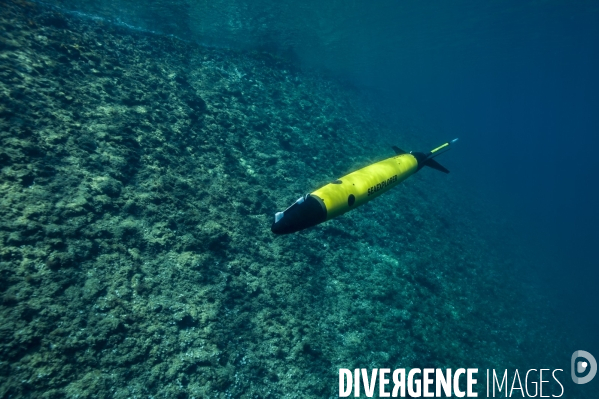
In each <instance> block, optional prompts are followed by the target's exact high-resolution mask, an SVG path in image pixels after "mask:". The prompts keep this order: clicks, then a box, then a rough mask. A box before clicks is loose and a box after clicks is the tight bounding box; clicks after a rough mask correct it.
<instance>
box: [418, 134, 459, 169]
mask: <svg viewBox="0 0 599 399" xmlns="http://www.w3.org/2000/svg"><path fill="white" fill-rule="evenodd" d="M456 141H458V139H453V140H451V141H448V142H447V143H443V144H441V145H440V146H439V147H437V148H435V149H433V150H431V152H429V153H428V154H427V156H426V160H425V161H424V166H428V167H429V168H433V169H436V170H438V171H439V172H443V173H449V170H448V169H447V168H446V167H445V166H443V165H441V164H440V163H439V162H437V161H435V160H434V159H433V158H435V157H437V156H439V155H441V154H443V153H444V152H446V151H449V150H451V148H450V146H451V145H452V144H453V143H455V142H456Z"/></svg>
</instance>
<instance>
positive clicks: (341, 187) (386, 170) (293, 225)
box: [271, 139, 457, 234]
mask: <svg viewBox="0 0 599 399" xmlns="http://www.w3.org/2000/svg"><path fill="white" fill-rule="evenodd" d="M456 141H457V139H454V140H452V141H449V142H447V143H444V144H442V145H440V146H439V147H437V148H435V149H434V150H432V151H429V152H428V153H426V154H425V153H422V152H410V153H407V152H405V151H403V150H401V149H399V148H397V147H393V149H394V150H395V152H396V155H395V156H393V157H391V158H387V159H385V160H383V161H379V162H375V163H373V164H371V165H368V166H366V167H364V168H362V169H359V170H356V171H355V172H352V173H350V174H348V175H345V176H343V177H341V178H339V179H337V180H335V181H333V182H331V183H329V184H327V185H326V186H323V187H321V188H319V189H318V190H316V191H313V192H311V193H310V194H306V195H305V196H302V197H300V198H299V199H298V200H297V201H295V203H293V204H292V205H291V206H290V207H289V208H287V209H286V210H284V211H283V212H277V213H276V214H275V221H274V223H273V224H272V226H271V230H272V232H273V233H275V234H289V233H294V232H296V231H300V230H303V229H305V228H308V227H312V226H315V225H317V224H320V223H322V222H325V221H327V220H330V219H333V218H336V217H337V216H339V215H343V214H344V213H346V212H348V211H351V210H352V209H355V208H357V207H359V206H360V205H364V204H365V203H367V202H368V201H370V200H372V199H374V198H376V197H378V196H380V195H381V194H383V193H385V192H387V191H389V190H390V189H392V188H393V187H395V186H396V185H398V184H399V183H401V182H402V181H404V180H405V179H407V178H408V177H410V176H411V175H413V174H414V173H416V172H417V171H419V170H420V169H422V167H424V166H428V167H431V168H433V169H436V170H439V171H441V172H444V173H449V171H448V170H447V169H445V167H443V166H442V165H440V164H439V163H438V162H437V161H435V160H434V159H433V158H434V157H436V156H437V155H440V154H442V153H443V152H445V151H447V150H448V149H449V146H450V145H451V144H453V143H455V142H456Z"/></svg>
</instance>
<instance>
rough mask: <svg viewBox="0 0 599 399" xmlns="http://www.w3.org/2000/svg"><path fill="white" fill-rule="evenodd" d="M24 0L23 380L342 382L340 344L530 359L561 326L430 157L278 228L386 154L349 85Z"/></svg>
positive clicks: (4, 57)
mask: <svg viewBox="0 0 599 399" xmlns="http://www.w3.org/2000/svg"><path fill="white" fill-rule="evenodd" d="M0 18H1V19H0V96H1V101H0V140H1V145H0V164H1V168H2V174H1V175H0V201H1V206H0V245H1V247H0V273H1V279H0V290H1V306H0V317H1V320H2V323H1V325H0V360H1V362H0V396H2V397H9V396H11V395H13V397H14V396H32V397H48V398H52V397H56V398H58V397H65V396H68V397H117V398H118V397H123V398H124V397H136V396H137V397H139V396H142V395H145V396H147V395H154V396H155V397H219V396H218V395H219V393H220V394H222V397H224V396H228V397H248V398H249V397H283V396H287V397H294V396H298V397H323V396H329V395H333V394H335V392H336V391H335V390H336V389H337V385H336V384H337V374H336V373H337V368H339V367H348V368H352V367H354V366H362V367H365V366H366V365H370V366H374V367H377V366H382V365H387V366H389V367H394V366H395V367H409V366H410V365H412V364H414V363H415V362H416V361H420V362H422V361H424V360H426V361H427V363H428V364H430V365H431V367H434V366H439V367H446V366H447V367H449V366H454V367H455V366H456V365H457V366H461V367H463V366H464V365H467V366H468V365H471V364H472V360H471V359H481V366H485V365H486V366H488V367H492V366H493V365H497V364H501V366H502V367H508V366H509V365H510V364H512V362H514V361H516V360H517V357H518V356H519V355H518V354H517V353H518V352H519V351H520V348H523V347H526V346H527V345H528V347H529V348H533V346H534V345H533V340H535V339H537V340H538V339H539V334H541V333H540V332H539V331H538V330H534V329H532V328H528V329H527V328H523V326H526V322H525V318H526V317H527V314H526V310H525V309H523V310H521V311H520V313H516V312H515V311H514V308H516V303H517V301H520V300H522V298H521V297H519V296H518V295H517V292H518V290H517V289H511V290H506V289H505V287H506V286H508V285H509V284H512V283H513V282H512V281H511V280H510V279H509V278H506V277H504V276H501V277H500V276H499V275H498V274H497V271H498V270H500V269H501V268H504V270H509V269H508V268H509V267H510V265H509V261H506V260H502V259H500V258H498V257H492V256H490V255H486V252H487V244H485V243H484V242H482V241H481V240H480V239H479V238H478V237H477V234H476V232H475V230H474V229H473V227H472V223H471V222H469V221H468V220H467V215H464V214H456V213H452V212H451V211H450V210H449V209H450V207H447V206H438V203H439V202H440V201H441V199H440V198H439V197H438V195H442V194H436V195H437V196H435V194H431V193H430V192H427V190H426V187H425V186H424V185H423V184H422V182H421V181H420V180H418V179H413V180H414V181H410V182H406V183H407V184H405V185H404V187H401V188H398V189H397V190H395V191H394V192H393V193H389V194H388V195H387V196H386V198H381V199H380V200H379V201H377V203H374V204H372V205H368V206H365V207H364V208H363V210H360V211H358V212H354V214H352V215H346V216H344V217H342V218H339V219H338V220H335V221H333V222H330V223H327V224H325V225H323V226H321V227H318V228H314V229H312V230H309V231H306V232H303V233H300V234H297V235H294V236H290V237H275V236H273V235H272V234H271V233H270V230H269V225H270V223H271V218H272V215H273V213H274V212H275V211H277V210H281V209H282V208H283V207H285V206H287V205H288V204H289V203H290V202H291V201H292V200H294V199H295V198H296V197H297V196H299V195H301V194H302V193H304V192H307V191H309V190H310V189H313V188H315V187H317V186H318V185H320V184H323V183H325V182H326V181H327V180H329V179H332V178H335V177H337V176H339V175H341V174H342V173H346V172H348V171H349V170H351V169H352V168H355V167H357V166H362V165H365V164H367V163H368V162H370V161H372V160H374V159H376V157H381V152H380V151H381V150H380V148H377V147H375V146H374V145H373V144H372V143H369V142H368V140H366V137H373V136H376V135H381V134H385V132H384V128H383V127H381V126H379V125H378V124H375V123H374V122H373V121H372V120H371V119H369V116H368V114H367V113H366V112H365V111H364V109H363V108H362V107H361V106H360V105H359V102H357V101H354V100H352V96H351V94H350V93H349V92H346V91H344V89H343V88H342V87H341V86H339V85H337V84H335V83H331V82H328V81H326V80H324V79H320V78H317V77H315V76H309V75H305V74H302V73H300V72H298V71H296V70H294V69H293V68H292V66H291V65H289V64H286V63H285V62H284V61H282V60H280V59H277V58H274V57H272V56H269V55H268V54H260V53H236V52H231V51H226V50H215V49H207V48H202V47H198V46H195V45H192V44H189V43H185V42H182V41H180V40H177V39H174V38H169V37H160V36H154V35H149V34H144V33H140V32H134V31H129V30H123V29H121V28H118V27H114V26H111V25H109V24H107V23H105V22H103V21H102V20H93V19H90V20H81V19H77V18H74V17H70V16H68V15H64V14H61V13H59V12H57V11H53V10H51V9H46V8H43V7H42V6H38V5H34V4H32V3H28V2H25V1H16V2H13V1H8V2H6V1H3V2H2V7H0ZM384 155H387V154H383V156H384ZM425 193H426V195H425ZM511 287H514V285H511ZM490 308H492V309H493V313H492V314H490V313H489V312H487V310H488V309H490ZM535 334H536V335H535ZM514 343H517V345H518V346H517V347H515V344H514ZM512 347H513V348H514V349H509V348H512ZM533 349H534V348H533ZM531 350H532V349H531ZM370 366H369V367H370Z"/></svg>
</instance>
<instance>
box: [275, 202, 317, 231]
mask: <svg viewBox="0 0 599 399" xmlns="http://www.w3.org/2000/svg"><path fill="white" fill-rule="evenodd" d="M326 219H327V210H326V208H325V206H324V204H323V203H322V201H321V200H320V199H318V198H316V197H314V196H312V195H307V196H306V197H302V198H300V199H299V200H297V201H296V202H295V203H294V204H293V205H291V206H290V207H289V208H287V209H286V210H285V211H284V212H279V213H277V214H276V215H275V222H274V223H273V224H272V225H271V226H270V230H271V231H272V232H273V233H275V234H290V233H295V232H296V231H300V230H303V229H305V228H308V227H312V226H316V225H317V224H319V223H322V222H324V221H325V220H326Z"/></svg>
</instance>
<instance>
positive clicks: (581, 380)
mask: <svg viewBox="0 0 599 399" xmlns="http://www.w3.org/2000/svg"><path fill="white" fill-rule="evenodd" d="M579 357H584V358H585V359H586V360H587V362H588V363H587V362H584V361H581V362H576V359H578V358H579ZM589 363H590V366H591V369H590V370H589V373H588V374H587V375H586V376H584V377H577V376H576V373H584V372H585V371H586V369H587V367H588V366H589ZM575 366H576V368H574V367H575ZM571 370H572V381H574V383H575V384H586V383H587V382H589V381H591V380H592V379H593V378H594V377H595V374H597V361H596V360H595V358H594V357H593V355H591V354H590V353H589V352H586V351H576V352H574V353H573V354H572V362H571Z"/></svg>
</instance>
